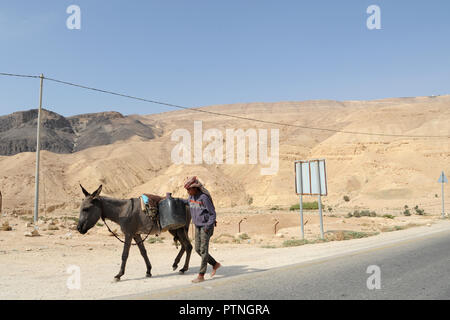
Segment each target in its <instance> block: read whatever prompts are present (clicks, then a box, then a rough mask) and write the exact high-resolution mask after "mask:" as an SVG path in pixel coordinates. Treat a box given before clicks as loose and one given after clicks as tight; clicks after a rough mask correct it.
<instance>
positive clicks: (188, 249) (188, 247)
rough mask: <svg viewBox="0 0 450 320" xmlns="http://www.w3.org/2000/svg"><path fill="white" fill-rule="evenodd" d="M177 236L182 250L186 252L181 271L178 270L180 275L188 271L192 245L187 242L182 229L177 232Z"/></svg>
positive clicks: (186, 234)
mask: <svg viewBox="0 0 450 320" xmlns="http://www.w3.org/2000/svg"><path fill="white" fill-rule="evenodd" d="M177 235H178V239H179V240H180V242H181V245H182V246H183V248H184V250H186V260H185V262H184V266H183V269H181V270H180V273H185V272H186V271H188V269H189V261H190V259H191V252H192V244H191V241H190V240H189V236H188V233H187V230H186V229H185V228H184V227H183V228H180V229H178V230H177ZM180 258H181V257H180Z"/></svg>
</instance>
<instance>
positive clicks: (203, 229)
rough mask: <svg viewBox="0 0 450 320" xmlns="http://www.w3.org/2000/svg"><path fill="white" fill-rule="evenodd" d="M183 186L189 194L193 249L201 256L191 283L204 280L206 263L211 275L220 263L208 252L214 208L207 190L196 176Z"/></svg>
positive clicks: (213, 220) (214, 213) (214, 221)
mask: <svg viewBox="0 0 450 320" xmlns="http://www.w3.org/2000/svg"><path fill="white" fill-rule="evenodd" d="M184 188H185V189H186V190H187V192H188V194H189V197H188V199H187V201H186V203H187V204H189V208H190V211H191V216H192V222H193V223H194V226H195V251H196V252H197V253H198V254H199V255H200V257H201V258H202V262H201V264H200V271H199V273H198V276H197V278H195V279H194V280H192V282H193V283H198V282H202V281H205V273H206V269H207V267H208V264H210V265H211V266H212V267H213V270H212V272H211V277H213V276H214V275H215V274H216V271H217V269H219V268H220V267H221V265H220V263H219V262H217V261H216V260H215V259H214V258H213V257H212V256H211V255H210V254H209V239H210V238H211V237H212V235H213V233H214V226H215V224H216V210H215V207H214V204H213V201H212V198H211V195H210V193H209V191H208V190H207V189H206V188H205V187H204V186H203V184H202V183H201V182H200V181H199V180H198V179H197V177H191V178H189V179H188V180H187V181H186V182H185V184H184Z"/></svg>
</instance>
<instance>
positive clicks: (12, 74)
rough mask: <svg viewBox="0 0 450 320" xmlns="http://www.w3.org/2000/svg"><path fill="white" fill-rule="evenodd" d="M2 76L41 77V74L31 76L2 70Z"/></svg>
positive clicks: (0, 73)
mask: <svg viewBox="0 0 450 320" xmlns="http://www.w3.org/2000/svg"><path fill="white" fill-rule="evenodd" d="M0 75H1V76H8V77H20V78H39V76H30V75H27V74H14V73H4V72H0Z"/></svg>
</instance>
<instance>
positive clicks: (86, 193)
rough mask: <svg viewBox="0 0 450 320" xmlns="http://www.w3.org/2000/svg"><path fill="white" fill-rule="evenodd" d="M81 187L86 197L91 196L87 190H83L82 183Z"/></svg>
mask: <svg viewBox="0 0 450 320" xmlns="http://www.w3.org/2000/svg"><path fill="white" fill-rule="evenodd" d="M80 187H81V190H82V191H83V193H84V196H85V197H89V196H90V195H91V194H90V193H89V192H87V191H86V189H84V188H83V186H82V185H81V183H80Z"/></svg>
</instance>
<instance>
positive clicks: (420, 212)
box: [414, 206, 425, 216]
mask: <svg viewBox="0 0 450 320" xmlns="http://www.w3.org/2000/svg"><path fill="white" fill-rule="evenodd" d="M414 210H415V211H416V214H417V215H419V216H423V215H425V210H423V209H420V208H419V206H415V207H414Z"/></svg>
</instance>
